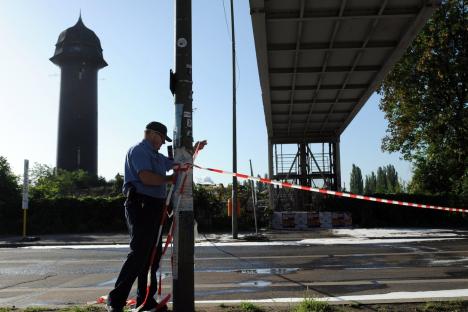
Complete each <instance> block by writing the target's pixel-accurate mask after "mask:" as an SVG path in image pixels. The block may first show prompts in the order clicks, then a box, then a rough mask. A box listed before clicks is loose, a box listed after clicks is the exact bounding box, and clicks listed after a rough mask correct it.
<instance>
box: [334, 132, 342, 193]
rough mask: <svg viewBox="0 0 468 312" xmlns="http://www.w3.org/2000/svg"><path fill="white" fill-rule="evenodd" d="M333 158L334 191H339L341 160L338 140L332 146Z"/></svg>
mask: <svg viewBox="0 0 468 312" xmlns="http://www.w3.org/2000/svg"><path fill="white" fill-rule="evenodd" d="M333 147H334V149H333V156H334V158H335V161H334V165H335V168H334V173H335V176H336V191H341V160H340V138H339V137H338V138H337V139H336V142H335V143H334V144H333Z"/></svg>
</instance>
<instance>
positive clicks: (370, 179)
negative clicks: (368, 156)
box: [364, 171, 377, 194]
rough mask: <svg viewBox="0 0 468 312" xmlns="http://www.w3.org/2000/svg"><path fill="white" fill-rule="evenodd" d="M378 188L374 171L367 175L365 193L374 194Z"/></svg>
mask: <svg viewBox="0 0 468 312" xmlns="http://www.w3.org/2000/svg"><path fill="white" fill-rule="evenodd" d="M376 188H377V178H376V176H375V173H374V171H372V172H371V174H370V175H366V183H365V185H364V194H374V193H375V190H376Z"/></svg>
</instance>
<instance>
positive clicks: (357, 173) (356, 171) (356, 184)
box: [349, 164, 364, 194]
mask: <svg viewBox="0 0 468 312" xmlns="http://www.w3.org/2000/svg"><path fill="white" fill-rule="evenodd" d="M349 187H350V191H351V193H355V194H362V193H363V191H364V189H363V183H362V173H361V169H360V168H359V167H358V166H356V165H354V164H353V168H352V169H351V177H350V180H349Z"/></svg>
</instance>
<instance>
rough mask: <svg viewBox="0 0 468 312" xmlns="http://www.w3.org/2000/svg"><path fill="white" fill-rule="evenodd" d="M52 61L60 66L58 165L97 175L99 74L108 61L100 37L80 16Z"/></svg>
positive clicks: (64, 35) (62, 34)
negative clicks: (103, 52) (105, 59)
mask: <svg viewBox="0 0 468 312" xmlns="http://www.w3.org/2000/svg"><path fill="white" fill-rule="evenodd" d="M50 60H51V61H52V62H53V63H54V64H56V65H58V66H59V67H60V69H61V83H60V108H59V124H58V144H57V168H60V169H66V170H70V171H72V170H77V169H83V170H85V171H87V172H89V173H91V174H94V175H97V160H98V153H97V145H98V132H97V129H98V106H97V92H98V86H97V76H98V70H99V69H101V68H103V67H105V66H107V63H106V61H104V58H103V56H102V48H101V42H100V41H99V38H98V37H97V36H96V34H95V33H94V32H93V31H92V30H91V29H89V28H87V27H86V26H85V25H84V24H83V21H82V20H81V15H80V18H79V19H78V22H77V23H76V24H75V26H73V27H70V28H68V29H66V30H64V31H63V32H62V33H61V34H60V36H59V38H58V41H57V44H56V45H55V54H54V56H53V57H51V58H50Z"/></svg>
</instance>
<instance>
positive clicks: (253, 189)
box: [249, 159, 258, 235]
mask: <svg viewBox="0 0 468 312" xmlns="http://www.w3.org/2000/svg"><path fill="white" fill-rule="evenodd" d="M249 161H250V175H251V176H252V177H253V175H254V173H253V168H252V159H249ZM250 185H251V188H252V205H253V213H254V222H255V235H258V227H257V194H256V192H255V182H254V181H252V180H251V181H250Z"/></svg>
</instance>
